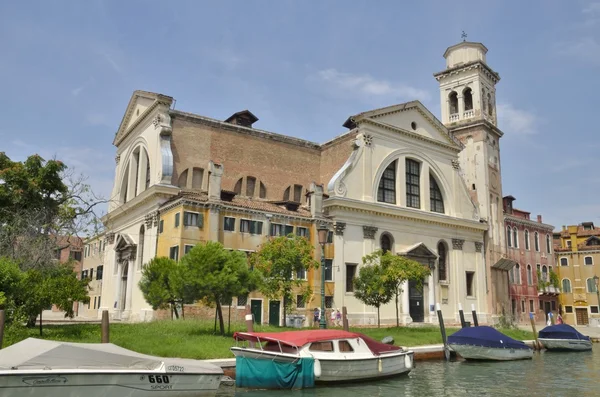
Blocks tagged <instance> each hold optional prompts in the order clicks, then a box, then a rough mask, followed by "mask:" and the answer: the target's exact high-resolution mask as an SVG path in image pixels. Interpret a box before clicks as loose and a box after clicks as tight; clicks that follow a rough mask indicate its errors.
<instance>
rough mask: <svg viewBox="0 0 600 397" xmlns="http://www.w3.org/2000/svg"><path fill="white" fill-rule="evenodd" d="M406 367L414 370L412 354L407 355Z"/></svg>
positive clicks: (405, 358)
mask: <svg viewBox="0 0 600 397" xmlns="http://www.w3.org/2000/svg"><path fill="white" fill-rule="evenodd" d="M404 366H405V367H406V368H409V369H410V368H412V366H413V362H412V357H411V356H410V354H407V355H406V356H404Z"/></svg>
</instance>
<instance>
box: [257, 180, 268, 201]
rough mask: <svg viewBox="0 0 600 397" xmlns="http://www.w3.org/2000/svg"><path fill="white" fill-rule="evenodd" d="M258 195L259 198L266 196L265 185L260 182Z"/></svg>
mask: <svg viewBox="0 0 600 397" xmlns="http://www.w3.org/2000/svg"><path fill="white" fill-rule="evenodd" d="M258 197H260V198H263V199H264V198H267V187H266V186H265V185H264V183H262V182H261V183H260V192H259V194H258Z"/></svg>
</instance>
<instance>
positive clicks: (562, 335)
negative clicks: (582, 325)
mask: <svg viewBox="0 0 600 397" xmlns="http://www.w3.org/2000/svg"><path fill="white" fill-rule="evenodd" d="M539 337H540V338H542V339H575V340H590V337H589V336H585V335H583V334H581V333H580V332H579V331H577V330H576V329H575V328H573V327H571V326H570V325H568V324H556V325H550V326H548V327H546V328H544V329H543V330H541V331H540V336H539Z"/></svg>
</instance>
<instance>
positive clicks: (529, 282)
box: [527, 265, 533, 285]
mask: <svg viewBox="0 0 600 397" xmlns="http://www.w3.org/2000/svg"><path fill="white" fill-rule="evenodd" d="M527 285H533V274H532V272H531V265H527Z"/></svg>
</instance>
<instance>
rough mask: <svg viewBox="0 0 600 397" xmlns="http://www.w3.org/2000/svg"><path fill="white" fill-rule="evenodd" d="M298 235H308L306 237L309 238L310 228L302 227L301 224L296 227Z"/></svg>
mask: <svg viewBox="0 0 600 397" xmlns="http://www.w3.org/2000/svg"><path fill="white" fill-rule="evenodd" d="M296 235H297V236H300V237H306V238H308V237H309V234H308V228H307V227H301V226H298V227H296Z"/></svg>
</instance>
